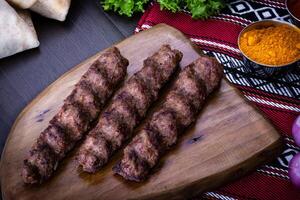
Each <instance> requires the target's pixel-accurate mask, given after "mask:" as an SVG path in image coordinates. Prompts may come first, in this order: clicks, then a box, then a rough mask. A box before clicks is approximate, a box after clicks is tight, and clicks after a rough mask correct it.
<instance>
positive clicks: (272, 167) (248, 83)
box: [136, 0, 300, 200]
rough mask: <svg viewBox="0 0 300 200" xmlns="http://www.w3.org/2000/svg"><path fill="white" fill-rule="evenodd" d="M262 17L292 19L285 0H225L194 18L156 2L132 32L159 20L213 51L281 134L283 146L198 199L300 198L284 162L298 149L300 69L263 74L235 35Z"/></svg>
mask: <svg viewBox="0 0 300 200" xmlns="http://www.w3.org/2000/svg"><path fill="white" fill-rule="evenodd" d="M262 19H278V20H285V21H288V20H290V16H289V15H288V13H287V11H286V9H285V6H284V3H283V2H282V1H274V0H260V1H259V0H257V1H254V0H252V1H244V0H237V1H231V2H230V3H228V6H227V7H226V8H225V9H224V10H223V11H222V13H221V14H219V15H217V16H213V17H211V18H209V19H207V20H193V19H192V18H191V16H190V14H189V13H188V12H187V11H185V10H184V9H183V10H182V12H181V13H171V12H168V11H161V10H160V7H159V5H158V4H157V3H153V4H151V5H150V6H149V8H148V9H147V10H146V12H145V14H144V15H143V16H142V18H141V20H140V21H139V24H138V27H137V28H136V32H139V31H142V30H145V29H149V28H151V27H152V26H154V25H156V24H159V23H166V24H169V25H171V26H173V27H175V28H177V29H179V30H180V31H182V32H183V33H185V34H186V36H188V37H189V38H190V39H191V40H192V41H193V42H195V43H196V44H197V45H198V46H199V47H200V48H201V49H203V50H204V51H205V53H207V54H210V55H214V56H215V57H216V58H217V59H218V60H219V61H220V62H221V63H223V65H224V73H225V75H226V78H227V79H228V80H229V81H230V82H232V83H234V84H235V85H236V87H237V88H239V89H240V90H241V91H242V93H243V94H244V96H245V98H247V99H248V100H250V101H251V102H253V103H254V104H255V105H256V106H257V107H258V108H259V109H260V110H261V111H262V112H263V113H264V115H265V116H266V117H267V118H269V119H270V120H271V122H272V123H273V124H274V126H275V127H276V128H277V129H278V130H279V131H280V132H281V134H282V135H283V140H284V142H285V149H284V151H283V152H282V154H281V155H280V156H279V157H278V158H277V159H276V160H274V161H273V162H272V163H269V164H267V165H264V166H260V167H259V168H257V169H256V171H254V172H253V173H252V174H249V175H248V176H246V177H243V178H241V179H240V180H238V181H235V182H233V183H230V184H227V185H225V186H223V187H221V188H219V189H217V190H215V191H211V192H206V193H204V194H202V195H200V196H199V197H197V198H196V199H222V200H223V199H224V200H232V199H242V200H243V199H245V200H246V199H262V200H277V199H282V200H285V199H288V200H290V199H291V200H296V199H300V191H297V190H296V189H295V188H294V187H293V186H292V184H291V183H290V181H289V177H288V171H287V169H288V163H289V161H290V159H291V158H292V156H293V155H295V154H296V153H298V152H299V151H300V148H299V147H297V146H296V145H295V143H294V141H293V139H292V137H291V128H292V124H293V121H294V120H295V119H296V117H297V116H298V115H299V114H300V69H299V66H298V68H296V69H295V70H294V71H292V72H290V73H288V74H286V75H285V76H284V77H281V78H275V77H274V78H268V79H264V78H261V77H259V76H257V75H256V74H255V73H253V72H250V71H249V70H247V69H246V68H245V66H244V65H243V62H242V61H241V55H240V51H239V49H238V46H237V38H238V35H239V33H240V31H241V30H242V29H243V27H245V26H246V25H247V24H249V23H251V22H253V21H257V20H262Z"/></svg>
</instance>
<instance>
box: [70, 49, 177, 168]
mask: <svg viewBox="0 0 300 200" xmlns="http://www.w3.org/2000/svg"><path fill="white" fill-rule="evenodd" d="M181 58H182V53H181V52H179V51H178V50H172V49H171V48H170V46H169V45H163V46H162V47H161V48H160V49H159V50H158V51H157V52H156V53H154V54H153V55H152V56H151V57H149V58H147V59H146V60H144V66H143V68H142V69H141V70H140V71H138V72H136V73H135V74H134V75H133V76H132V77H131V78H130V79H129V80H128V81H127V82H126V83H125V84H124V86H123V87H122V88H121V89H120V92H119V93H118V94H116V95H115V97H114V98H113V100H112V103H111V105H110V106H109V107H108V108H107V109H106V110H105V112H103V113H102V114H101V116H100V118H99V121H98V124H97V125H96V127H95V128H94V129H93V130H92V131H91V133H90V134H89V135H88V136H87V138H86V140H85V142H84V143H83V144H82V146H81V148H80V151H79V154H78V156H77V157H76V159H77V161H78V163H79V166H81V167H82V169H83V171H86V172H90V173H94V172H96V171H97V170H99V169H100V168H101V167H102V166H103V165H105V164H106V163H107V162H108V161H109V159H110V157H111V156H112V154H113V153H114V152H115V151H116V150H117V149H119V148H120V147H121V146H122V144H123V143H124V142H125V141H126V140H127V139H128V138H130V137H131V134H132V132H133V130H134V128H135V127H136V126H137V125H138V124H139V122H140V121H141V120H142V118H144V117H145V115H146V112H147V110H148V109H149V107H150V105H151V104H152V103H153V102H154V101H155V100H156V99H157V97H158V93H159V91H160V89H161V88H162V87H163V86H164V85H165V83H166V82H167V81H168V80H169V79H170V78H171V75H172V74H173V73H174V72H175V71H176V68H177V66H178V64H179V62H180V60H181ZM144 164H145V163H144Z"/></svg>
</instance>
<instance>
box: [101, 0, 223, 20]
mask: <svg viewBox="0 0 300 200" xmlns="http://www.w3.org/2000/svg"><path fill="white" fill-rule="evenodd" d="M150 1H151V0H103V1H102V5H103V8H104V10H113V11H114V12H118V13H119V14H120V15H126V16H128V17H131V16H132V15H133V14H134V13H137V12H144V6H145V4H147V3H148V2H150ZM157 2H158V3H159V4H160V7H161V9H166V10H170V11H172V12H178V11H180V10H181V8H186V9H187V10H189V11H190V12H191V14H192V17H193V18H194V19H205V18H207V17H209V16H211V15H213V14H216V13H218V12H219V11H220V10H221V9H222V8H223V7H224V2H223V1H222V0H157Z"/></svg>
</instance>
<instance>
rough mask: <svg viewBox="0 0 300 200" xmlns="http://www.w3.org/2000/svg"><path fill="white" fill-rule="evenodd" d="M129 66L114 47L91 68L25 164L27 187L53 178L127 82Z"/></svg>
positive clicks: (52, 121)
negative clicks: (58, 168) (67, 156)
mask: <svg viewBox="0 0 300 200" xmlns="http://www.w3.org/2000/svg"><path fill="white" fill-rule="evenodd" d="M127 66H128V60H127V59H126V58H124V57H123V56H122V55H121V54H120V51H119V50H118V49H117V48H116V47H113V48H110V49H108V50H107V51H105V52H104V53H103V54H102V55H101V56H99V58H98V59H97V60H96V61H95V62H94V63H93V64H92V65H91V66H90V67H89V69H88V70H87V72H86V73H85V74H84V75H83V76H82V77H81V79H80V80H79V82H78V83H77V84H76V86H75V88H74V90H73V91H72V92H71V94H70V95H69V96H68V97H67V98H66V99H65V101H64V105H63V106H62V107H61V109H60V110H59V112H58V113H57V114H56V115H55V116H54V117H53V118H52V120H50V123H49V125H48V127H47V128H46V129H45V130H44V131H43V132H42V133H41V134H40V136H39V137H38V139H37V141H36V142H35V143H34V145H33V146H32V148H31V150H30V152H29V156H28V158H26V159H25V160H24V166H23V169H22V178H23V180H24V182H25V183H29V184H33V183H41V182H43V181H45V180H46V179H48V178H49V177H51V175H52V174H53V172H54V171H55V169H56V168H57V165H58V162H59V161H60V160H62V159H63V158H64V157H65V156H66V153H67V152H68V151H70V150H71V149H72V148H73V147H74V145H75V144H76V142H78V141H79V140H80V139H81V138H82V137H83V135H84V134H85V133H86V132H87V131H88V129H89V128H90V126H91V125H92V123H93V121H95V120H96V119H97V117H98V114H99V112H100V110H101V109H102V108H103V106H104V104H105V103H106V102H107V100H108V99H109V98H110V96H111V95H112V93H113V91H114V90H115V88H116V87H117V86H118V85H119V84H120V83H121V82H122V81H123V80H125V76H126V71H127Z"/></svg>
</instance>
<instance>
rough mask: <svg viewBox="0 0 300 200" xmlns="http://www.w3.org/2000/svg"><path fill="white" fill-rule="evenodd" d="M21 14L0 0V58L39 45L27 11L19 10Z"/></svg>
mask: <svg viewBox="0 0 300 200" xmlns="http://www.w3.org/2000/svg"><path fill="white" fill-rule="evenodd" d="M21 16H22V17H23V18H24V19H23V18H22V17H20V16H19V15H18V13H17V12H16V11H15V10H14V9H13V8H12V7H11V6H10V5H9V4H8V3H7V2H6V1H5V0H0V58H4V57H6V56H10V55H13V54H16V53H18V52H21V51H24V50H26V49H31V48H35V47H38V46H39V41H38V39H37V35H36V32H35V30H34V27H33V24H32V21H31V18H30V15H29V13H28V12H27V13H26V11H21ZM26 22H27V23H26Z"/></svg>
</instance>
